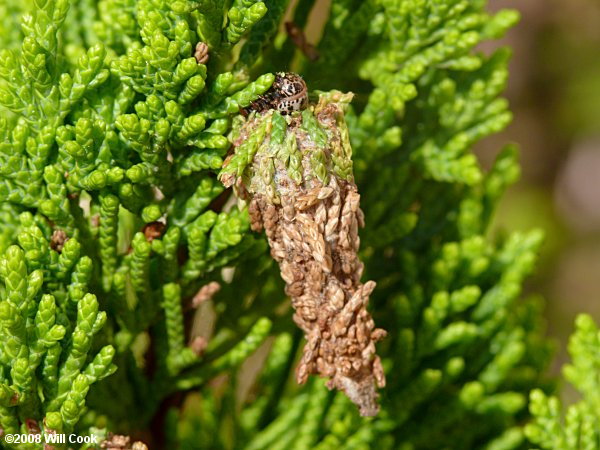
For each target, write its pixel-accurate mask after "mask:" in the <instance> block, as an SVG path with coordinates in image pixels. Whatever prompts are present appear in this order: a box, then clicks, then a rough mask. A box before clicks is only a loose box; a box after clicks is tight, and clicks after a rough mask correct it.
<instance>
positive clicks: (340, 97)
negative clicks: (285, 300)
mask: <svg viewBox="0 0 600 450" xmlns="http://www.w3.org/2000/svg"><path fill="white" fill-rule="evenodd" d="M351 98H352V95H351V94H342V93H340V92H332V93H327V94H322V95H321V96H320V99H319V103H318V104H317V105H311V106H308V108H307V109H305V110H304V111H302V112H295V113H293V114H292V115H290V116H286V117H284V116H282V115H281V114H280V113H279V112H278V111H275V110H272V109H271V110H267V111H265V112H263V113H262V114H258V113H252V114H250V116H249V117H248V118H247V119H242V118H240V119H239V122H238V124H237V125H236V127H235V129H234V146H235V153H234V154H233V155H232V156H231V157H230V158H229V159H228V160H227V161H226V162H225V165H224V168H223V170H222V172H221V174H220V179H221V181H222V182H223V184H225V186H228V187H229V186H233V188H234V189H235V191H236V193H237V195H238V196H239V197H240V198H241V199H243V200H245V201H246V202H247V203H248V210H249V214H250V217H251V221H252V229H253V230H255V231H260V230H262V229H264V230H265V233H266V235H267V238H268V241H269V245H270V247H271V255H272V256H273V258H274V259H275V260H276V261H277V262H278V263H279V267H280V270H281V277H282V278H283V279H284V281H285V282H286V293H287V294H288V295H289V296H290V297H291V299H292V306H293V307H294V309H295V314H294V321H295V322H296V324H297V325H298V326H299V327H300V328H302V330H303V331H304V334H305V337H306V340H307V342H306V345H305V347H304V353H303V356H302V359H301V361H300V364H299V366H298V368H297V371H296V378H297V381H298V382H299V383H304V382H305V381H306V380H307V378H308V376H309V375H311V374H318V375H320V376H323V377H327V378H329V382H328V387H329V388H336V389H339V390H342V391H344V392H345V393H346V395H347V396H348V397H349V398H350V399H351V400H352V401H353V402H354V403H355V404H356V405H357V406H358V407H359V408H360V413H361V415H363V416H372V415H375V414H377V412H378V410H379V406H378V404H377V391H376V388H377V387H383V386H384V385H385V377H384V374H383V369H382V366H381V360H380V359H379V357H378V356H377V355H376V353H375V343H376V342H377V341H378V340H380V339H381V338H383V337H384V336H385V334H386V332H385V331H384V330H382V329H378V328H375V324H374V322H373V319H372V318H371V316H370V314H369V313H368V311H367V304H368V301H369V295H370V294H371V292H372V291H373V289H374V288H375V283H374V282H373V281H368V282H367V283H365V284H362V283H361V282H360V278H361V274H362V271H363V265H362V263H361V262H360V261H359V259H358V248H359V243H360V239H359V237H358V228H359V226H362V225H363V215H362V211H361V210H360V208H359V200H360V196H359V194H358V191H357V188H356V185H355V184H354V180H353V175H352V160H351V156H352V149H351V147H350V141H349V136H348V128H347V126H346V123H345V120H344V108H345V106H346V105H347V104H348V102H349V101H350V100H351Z"/></svg>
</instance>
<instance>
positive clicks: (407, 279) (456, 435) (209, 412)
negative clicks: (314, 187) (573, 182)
mask: <svg viewBox="0 0 600 450" xmlns="http://www.w3.org/2000/svg"><path fill="white" fill-rule="evenodd" d="M315 4H317V2H315V1H313V0H299V1H298V2H289V1H288V0H264V1H256V0H233V1H222V0H198V1H193V0H176V1H168V0H80V1H78V2H75V1H72V2H70V4H69V1H68V0H30V1H16V0H7V1H5V2H3V4H2V5H0V35H1V36H2V37H1V38H0V39H2V48H3V49H2V51H1V53H0V103H1V104H2V108H3V109H2V110H1V114H2V119H1V122H0V135H1V139H2V140H1V143H0V223H1V227H0V251H1V252H2V254H3V255H4V256H3V258H2V263H1V265H0V276H1V277H2V280H3V284H2V285H1V286H2V287H1V290H0V294H1V298H2V301H1V302H0V332H1V334H2V340H1V343H0V399H1V401H0V427H1V428H2V430H3V431H4V433H8V432H16V431H21V432H25V433H27V432H31V433H33V432H35V431H36V429H39V430H42V431H43V432H48V433H49V432H51V431H56V432H68V431H75V432H77V433H79V434H82V435H84V434H90V433H95V434H96V435H98V436H99V437H100V438H102V437H104V436H106V434H107V433H108V432H115V433H123V434H131V435H135V436H141V437H142V438H143V439H144V440H147V441H148V442H149V444H151V447H152V446H156V447H157V448H183V449H202V448H207V449H218V448H245V449H266V448H269V449H278V448H294V449H306V448H318V449H337V448H348V449H351V448H352V449H354V448H404V449H412V448H422V449H427V448H431V449H440V448H457V449H460V448H486V449H512V448H520V447H522V446H524V445H526V444H525V435H524V432H523V429H522V428H521V424H522V422H523V420H524V419H526V418H527V417H528V412H527V396H528V393H529V391H530V390H531V389H533V388H539V387H545V385H544V383H543V381H542V379H541V375H540V373H541V371H542V369H543V368H544V367H545V365H546V362H547V360H548V357H549V352H550V349H549V345H548V343H547V342H546V341H545V340H544V339H543V337H542V331H543V330H542V329H541V324H540V321H539V314H540V311H539V304H538V303H537V302H536V301H534V300H528V301H520V300H519V296H520V292H521V285H522V281H523V279H524V277H526V276H527V275H528V274H529V273H530V272H531V270H532V267H533V265H534V262H535V255H536V252H537V249H538V247H539V245H540V242H541V234H540V233H539V232H537V231H534V232H530V233H515V234H513V235H509V236H506V237H504V238H502V239H499V240H497V241H492V240H490V239H489V238H488V237H486V231H487V226H488V224H489V222H490V218H491V216H492V214H493V211H494V207H495V205H496V203H497V201H498V199H499V198H500V197H501V195H502V193H503V191H504V190H505V188H506V187H507V186H508V185H509V184H510V183H512V182H514V181H515V179H516V178H517V176H518V172H519V169H518V164H517V152H516V149H515V148H514V147H512V146H507V147H506V148H505V149H504V150H502V152H501V153H500V154H499V156H498V159H497V161H496V163H495V165H494V166H493V168H492V169H491V170H489V171H487V172H484V171H483V170H482V169H481V168H480V167H479V165H478V163H477V160H476V158H475V156H474V155H473V153H472V152H471V148H472V145H473V144H474V143H475V142H477V141H478V140H480V139H482V138H483V137H485V136H488V135H490V134H493V133H495V132H498V131H499V130H501V129H502V128H503V127H505V126H506V124H507V123H508V122H509V121H510V119H511V115H510V112H509V111H508V105H507V102H506V101H505V100H504V99H502V98H500V97H499V96H500V95H501V92H502V90H503V89H504V87H505V83H506V79H507V68H506V65H507V59H508V57H509V51H508V50H506V49H500V50H498V51H496V52H494V53H493V54H491V55H487V54H485V53H482V52H480V51H478V50H477V49H476V47H477V45H478V44H479V43H481V42H483V41H486V40H490V39H495V38H498V37H500V36H502V35H503V33H504V32H505V31H506V30H507V29H508V28H510V27H511V26H512V25H513V24H514V23H515V22H516V21H517V20H518V14H517V13H516V12H514V11H510V10H505V11H500V12H498V13H496V14H489V13H487V12H486V6H487V5H486V1H484V0H476V1H466V0H431V1H423V0H332V2H331V7H330V11H329V13H328V14H329V16H328V20H327V22H326V24H325V27H324V30H323V34H322V38H321V39H320V40H319V42H318V45H317V46H316V50H317V52H318V54H319V59H318V60H317V61H314V62H311V61H309V60H308V59H307V58H306V57H305V55H303V53H302V51H301V49H298V48H296V47H295V46H294V44H293V43H292V40H291V39H290V38H289V37H288V36H287V35H286V34H285V32H283V31H281V30H282V28H281V26H280V25H281V24H282V22H283V21H284V17H286V19H285V20H288V19H289V20H293V21H294V23H295V24H296V25H297V26H298V27H300V28H301V29H302V28H306V27H307V26H308V25H310V24H309V23H308V19H309V13H310V11H311V10H312V8H313V7H314V6H315ZM319 4H320V3H319ZM288 8H291V9H290V12H289V16H284V14H285V12H286V10H288ZM18 21H20V22H21V27H20V28H19V27H18V26H17V25H16V24H17V22H18ZM199 42H202V43H204V44H206V45H207V46H208V49H209V55H208V61H207V62H206V59H205V58H204V57H203V59H202V61H203V62H206V64H204V63H200V62H199V61H200V60H197V59H196V58H195V57H194V52H195V48H196V45H197V44H198V43H199ZM280 70H293V71H295V72H297V73H300V74H301V75H303V76H304V78H305V80H306V82H307V84H308V86H309V89H310V90H332V89H337V90H341V91H352V92H354V93H355V98H354V101H353V103H352V105H351V106H350V108H349V110H348V112H347V115H346V121H347V124H348V129H349V139H350V141H351V145H352V148H353V152H354V154H353V168H354V176H355V179H356V182H357V184H358V187H359V192H360V193H361V197H362V201H361V205H362V208H363V210H364V213H365V221H366V227H365V229H364V230H362V232H361V239H362V243H361V249H362V253H361V260H362V261H363V262H364V263H365V279H369V280H375V281H376V282H377V283H378V286H377V288H376V290H375V291H374V292H373V294H372V297H371V303H370V310H371V312H372V314H373V316H374V319H375V321H376V323H377V324H378V326H381V327H383V328H385V329H387V330H388V331H389V336H388V337H387V338H386V340H385V341H383V342H382V343H380V344H379V345H378V353H379V354H380V355H381V357H382V361H383V367H384V369H385V372H386V377H387V379H388V385H387V387H386V388H385V389H384V390H382V391H381V399H380V400H381V404H382V411H381V412H380V414H379V415H378V416H377V417H376V418H373V419H365V418H361V417H359V415H358V413H357V411H356V410H355V408H353V407H352V405H351V404H350V402H349V400H348V399H347V398H346V397H344V396H343V395H342V394H339V393H335V392H329V391H328V390H327V389H326V388H325V387H324V385H323V383H322V382H321V380H319V379H314V378H313V379H311V380H310V381H309V382H308V383H307V385H305V386H298V385H297V384H296V383H295V381H294V380H293V378H294V377H293V371H294V367H295V365H296V362H297V360H298V354H299V349H300V347H301V338H302V336H301V334H300V333H299V332H298V330H297V329H296V328H295V327H294V325H293V322H292V320H291V311H290V308H289V305H288V303H289V300H288V299H286V297H285V295H284V289H283V283H282V281H281V280H280V278H279V274H278V271H277V267H276V264H275V263H274V262H273V260H272V259H271V257H270V255H269V254H268V248H267V244H266V240H265V238H264V237H263V236H261V235H259V234H256V233H252V232H251V231H250V229H249V226H250V221H249V217H248V213H247V211H246V210H245V209H243V208H241V209H240V208H237V207H236V205H235V204H234V203H235V201H234V200H233V198H232V197H231V192H230V191H229V190H225V189H224V187H223V186H222V185H221V183H220V182H219V181H218V179H217V177H216V175H217V174H218V173H219V171H220V169H221V166H222V164H223V160H224V158H225V156H226V154H227V151H228V149H229V147H230V145H231V142H232V141H233V140H234V139H235V136H233V135H231V134H230V132H231V130H232V121H235V120H241V119H240V118H239V110H240V108H244V107H247V106H248V105H250V104H251V102H252V101H254V100H256V99H257V98H258V97H259V96H260V95H261V94H263V93H264V92H266V91H267V90H268V89H269V87H270V86H271V84H272V82H273V79H274V75H273V73H274V72H276V71H280ZM268 132H271V131H270V130H269V131H268ZM250 138H252V137H250ZM67 238H68V239H67ZM214 282H218V283H219V284H220V285H221V289H220V291H219V292H218V293H216V294H215V295H214V296H212V298H211V295H205V294H206V290H203V289H202V287H203V286H205V287H206V286H214ZM212 291H213V292H211V294H214V291H215V289H213V290H212ZM201 293H202V295H201ZM195 295H196V300H197V301H196V302H193V301H192V298H194V296H195ZM192 303H193V304H194V305H195V306H198V304H200V305H199V307H198V313H196V315H197V316H199V317H196V320H195V322H196V324H198V323H200V325H201V326H200V330H199V331H198V330H197V329H192V330H190V323H191V321H192V320H191V319H192V316H194V310H193V309H192V308H190V306H191V304H192ZM536 392H537V391H536ZM182 393H183V394H185V395H182ZM535 395H536V396H537V397H539V396H540V395H541V394H535ZM537 397H534V400H535V398H537ZM534 404H535V403H534ZM165 411H167V413H166V414H164V412H165ZM533 412H534V414H536V415H540V414H538V413H537V412H536V411H535V410H534V411H533ZM537 435H538V436H539V433H538V434H537ZM531 436H534V434H531ZM532 439H534V440H536V439H537V438H535V437H532ZM17 448H37V447H36V445H27V444H24V445H21V446H17ZM58 448H60V446H59V447H58Z"/></svg>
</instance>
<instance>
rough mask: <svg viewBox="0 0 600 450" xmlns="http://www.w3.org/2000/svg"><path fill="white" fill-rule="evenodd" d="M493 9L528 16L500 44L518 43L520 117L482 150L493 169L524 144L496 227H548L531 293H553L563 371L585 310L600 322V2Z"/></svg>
mask: <svg viewBox="0 0 600 450" xmlns="http://www.w3.org/2000/svg"><path fill="white" fill-rule="evenodd" d="M490 7H491V9H493V10H497V9H501V8H515V9H517V10H519V11H520V12H521V16H522V18H521V22H520V23H519V24H518V25H517V27H516V28H514V29H513V30H511V31H510V33H509V34H508V35H507V37H506V38H505V39H503V40H502V42H500V45H510V46H511V47H512V48H513V59H512V62H511V65H510V79H509V87H508V90H507V93H506V95H507V97H508V99H509V101H510V103H511V109H512V111H513V113H514V119H513V122H512V124H511V125H510V126H509V127H508V128H507V130H506V131H504V132H503V133H502V134H500V135H496V136H493V137H491V138H488V139H487V140H485V141H483V142H481V143H480V144H479V145H478V147H477V153H478V155H479V156H480V158H481V160H482V163H483V164H484V166H488V167H489V165H490V164H491V162H492V161H493V159H494V157H495V155H496V153H497V152H498V149H499V148H500V147H501V146H502V145H503V144H504V143H506V141H513V142H516V143H518V144H519V146H520V149H521V164H522V175H521V179H520V181H519V182H518V183H517V184H516V185H515V186H513V187H512V188H511V189H510V190H509V191H508V193H507V194H506V196H505V197H504V199H503V201H502V203H501V205H500V209H499V211H498V213H497V216H496V218H495V223H494V229H495V230H526V229H530V228H534V227H536V228H542V229H544V231H545V233H546V243H545V245H544V250H543V253H542V255H541V258H540V261H539V264H538V270H537V273H536V274H535V276H534V277H533V278H531V279H530V281H529V283H528V285H527V291H528V292H529V293H537V294H541V295H542V296H543V297H544V298H545V299H546V305H547V306H546V315H547V320H548V334H549V335H550V336H552V337H554V338H555V340H556V344H557V347H558V348H557V358H556V360H555V363H554V371H557V370H558V366H559V364H561V363H562V362H564V361H566V359H567V353H566V345H567V342H568V336H569V334H570V333H571V331H572V330H573V320H574V318H575V316H576V315H577V313H579V312H587V313H590V314H591V315H592V316H593V317H594V318H595V319H596V320H597V321H598V320H599V319H600V2H598V1H596V0H528V1H518V0H491V1H490ZM496 45H497V44H494V46H496ZM490 48H491V47H490ZM484 50H489V49H484ZM567 395H568V394H567Z"/></svg>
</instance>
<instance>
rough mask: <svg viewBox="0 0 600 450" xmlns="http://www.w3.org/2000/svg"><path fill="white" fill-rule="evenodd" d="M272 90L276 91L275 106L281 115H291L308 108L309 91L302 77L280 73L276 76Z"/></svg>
mask: <svg viewBox="0 0 600 450" xmlns="http://www.w3.org/2000/svg"><path fill="white" fill-rule="evenodd" d="M272 89H273V90H274V91H275V98H274V105H273V106H274V107H275V109H277V110H278V111H279V112H280V113H281V114H284V115H285V114H291V113H292V112H294V111H300V110H302V109H304V108H306V107H307V106H308V89H307V88H306V83H305V82H304V80H303V79H302V77H301V76H300V75H297V74H295V73H290V72H280V73H278V74H277V75H276V76H275V81H274V82H273V87H272Z"/></svg>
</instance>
